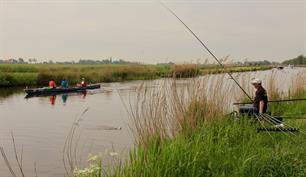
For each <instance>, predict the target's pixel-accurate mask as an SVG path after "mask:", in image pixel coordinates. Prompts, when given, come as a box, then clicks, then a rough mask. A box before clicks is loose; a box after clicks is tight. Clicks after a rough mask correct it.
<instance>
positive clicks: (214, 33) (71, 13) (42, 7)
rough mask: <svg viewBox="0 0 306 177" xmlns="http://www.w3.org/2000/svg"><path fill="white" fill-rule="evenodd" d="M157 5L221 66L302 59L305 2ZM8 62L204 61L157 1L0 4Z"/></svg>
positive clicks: (2, 51) (7, 0)
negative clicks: (222, 63)
mask: <svg viewBox="0 0 306 177" xmlns="http://www.w3.org/2000/svg"><path fill="white" fill-rule="evenodd" d="M163 2H164V3H165V4H167V6H169V7H170V8H171V9H172V10H174V11H175V12H176V13H177V15H178V16H179V17H180V18H181V19H182V20H183V21H185V23H187V25H189V27H190V28H191V29H193V31H194V32H195V33H196V34H198V36H199V37H200V38H201V39H202V40H203V41H204V42H205V43H206V44H207V45H208V47H209V48H210V49H211V50H212V51H213V53H215V55H216V56H218V57H220V58H222V57H225V56H228V55H229V56H230V58H231V59H234V60H244V59H245V58H248V60H262V59H268V60H272V61H283V60H285V59H288V58H293V57H296V56H297V55H299V54H304V55H306V0H197V1H196V0H185V1H183V0H181V1H179V0H164V1H163ZM12 57H13V58H18V57H23V58H25V59H28V58H37V59H39V60H41V61H45V60H50V59H52V60H56V61H64V60H65V61H70V60H79V59H81V58H86V59H105V58H109V57H113V58H122V59H126V60H131V61H140V62H144V63H156V62H168V61H174V62H178V63H182V62H196V60H197V59H201V61H203V60H205V59H206V58H207V57H210V56H209V54H208V53H207V52H205V51H203V49H202V47H201V46H200V45H199V43H198V42H197V41H196V40H195V39H194V37H193V36H191V35H190V34H189V32H188V31H187V30H186V29H185V28H184V27H183V26H182V24H181V23H180V22H179V21H178V20H177V19H176V18H175V17H174V16H173V15H171V14H170V13H169V12H168V11H167V10H165V8H163V7H162V6H161V5H160V4H159V3H158V2H157V1H153V0H134V1H132V0H108V1H107V0H0V59H9V58H12ZM210 60H211V61H213V59H210Z"/></svg>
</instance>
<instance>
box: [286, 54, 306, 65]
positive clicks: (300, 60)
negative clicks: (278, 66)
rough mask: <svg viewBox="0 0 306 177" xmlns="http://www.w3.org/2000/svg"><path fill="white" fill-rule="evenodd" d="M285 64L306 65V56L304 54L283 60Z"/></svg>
mask: <svg viewBox="0 0 306 177" xmlns="http://www.w3.org/2000/svg"><path fill="white" fill-rule="evenodd" d="M283 64H286V65H288V64H291V65H306V57H305V56H304V55H300V56H298V57H296V58H293V59H291V60H286V61H284V62H283Z"/></svg>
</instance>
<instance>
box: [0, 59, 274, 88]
mask: <svg viewBox="0 0 306 177" xmlns="http://www.w3.org/2000/svg"><path fill="white" fill-rule="evenodd" d="M268 68H271V67H270V66H262V67H234V66H230V67H228V68H227V70H232V71H233V72H244V71H252V70H265V69H268ZM222 72H224V70H221V69H219V67H217V66H210V67H206V65H200V66H198V65H193V64H181V65H140V64H139V65H136V64H134V65H130V64H125V65H123V64H122V65H119V64H118V65H111V64H104V65H82V64H73V65H72V64H71V65H64V64H18V65H17V64H16V65H13V64H11V65H9V64H0V81H1V82H0V87H12V86H45V85H47V84H48V81H49V80H50V79H51V78H53V79H55V80H56V82H58V83H59V82H60V81H61V80H62V79H63V78H66V79H68V81H69V83H70V84H73V85H74V84H76V83H78V82H79V81H80V78H82V77H85V78H86V79H87V80H88V82H92V83H97V82H117V81H126V80H150V79H157V78H163V77H173V76H175V77H177V78H178V77H179V78H189V77H195V76H198V75H204V74H210V73H212V74H214V73H222Z"/></svg>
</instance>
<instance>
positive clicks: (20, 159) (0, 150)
mask: <svg viewBox="0 0 306 177" xmlns="http://www.w3.org/2000/svg"><path fill="white" fill-rule="evenodd" d="M11 137H12V142H13V150H14V156H15V161H16V163H17V167H18V170H17V171H16V170H14V168H13V167H12V165H11V162H10V161H9V159H8V158H7V155H6V153H5V151H4V148H3V147H2V146H0V152H1V155H2V157H3V160H4V163H5V165H6V166H7V168H8V170H9V171H10V173H11V175H12V176H13V177H17V175H16V172H19V173H20V174H21V176H22V177H25V174H24V170H23V166H22V162H23V147H22V149H21V154H20V157H18V151H17V148H16V143H15V138H14V134H13V132H11ZM34 173H35V175H36V177H37V171H36V163H34Z"/></svg>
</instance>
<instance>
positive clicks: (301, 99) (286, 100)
mask: <svg viewBox="0 0 306 177" xmlns="http://www.w3.org/2000/svg"><path fill="white" fill-rule="evenodd" d="M291 101H306V98H298V99H284V100H271V101H268V102H269V103H280V102H291ZM252 103H253V102H243V103H233V104H234V105H242V104H252Z"/></svg>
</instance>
